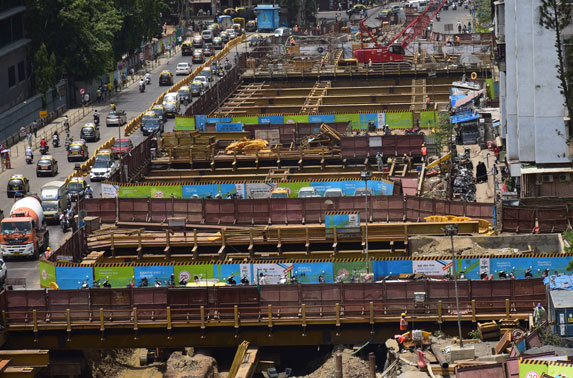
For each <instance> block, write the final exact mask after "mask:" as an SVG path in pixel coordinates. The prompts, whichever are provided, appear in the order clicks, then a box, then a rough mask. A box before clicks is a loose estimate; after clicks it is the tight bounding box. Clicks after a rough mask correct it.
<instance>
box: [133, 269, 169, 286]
mask: <svg viewBox="0 0 573 378" xmlns="http://www.w3.org/2000/svg"><path fill="white" fill-rule="evenodd" d="M172 273H173V266H171V265H157V266H135V267H133V275H134V276H135V285H136V286H141V282H142V279H143V278H144V277H145V278H147V282H148V285H149V286H153V285H154V284H155V281H156V280H157V281H160V282H161V285H162V286H166V285H167V283H168V282H169V280H170V278H171V274H172Z"/></svg>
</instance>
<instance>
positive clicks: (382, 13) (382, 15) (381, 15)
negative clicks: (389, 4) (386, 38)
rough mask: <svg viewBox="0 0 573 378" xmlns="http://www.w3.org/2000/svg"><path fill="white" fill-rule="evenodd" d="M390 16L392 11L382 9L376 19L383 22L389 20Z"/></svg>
mask: <svg viewBox="0 0 573 378" xmlns="http://www.w3.org/2000/svg"><path fill="white" fill-rule="evenodd" d="M389 15H390V9H382V10H381V11H380V12H379V13H378V15H376V18H377V19H379V20H381V19H384V18H388V16H389Z"/></svg>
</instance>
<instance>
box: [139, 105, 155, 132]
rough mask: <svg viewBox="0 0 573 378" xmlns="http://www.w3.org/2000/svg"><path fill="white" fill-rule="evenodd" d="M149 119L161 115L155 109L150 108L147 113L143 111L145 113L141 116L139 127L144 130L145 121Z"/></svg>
mask: <svg viewBox="0 0 573 378" xmlns="http://www.w3.org/2000/svg"><path fill="white" fill-rule="evenodd" d="M148 119H159V116H158V115H157V114H155V112H154V111H152V110H148V111H146V112H145V113H143V115H142V116H141V123H140V125H139V128H140V129H141V130H143V124H144V123H145V121H147V120H148Z"/></svg>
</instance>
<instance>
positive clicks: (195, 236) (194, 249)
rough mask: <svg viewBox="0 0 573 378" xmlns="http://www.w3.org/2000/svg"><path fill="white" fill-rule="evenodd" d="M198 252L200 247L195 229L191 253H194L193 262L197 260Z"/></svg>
mask: <svg viewBox="0 0 573 378" xmlns="http://www.w3.org/2000/svg"><path fill="white" fill-rule="evenodd" d="M198 251H199V246H198V245H197V229H196V228H194V229H193V249H192V250H191V252H193V260H197V257H198V255H199V253H198Z"/></svg>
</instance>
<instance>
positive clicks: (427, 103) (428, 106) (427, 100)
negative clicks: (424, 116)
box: [426, 96, 430, 110]
mask: <svg viewBox="0 0 573 378" xmlns="http://www.w3.org/2000/svg"><path fill="white" fill-rule="evenodd" d="M426 110H430V96H426Z"/></svg>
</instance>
